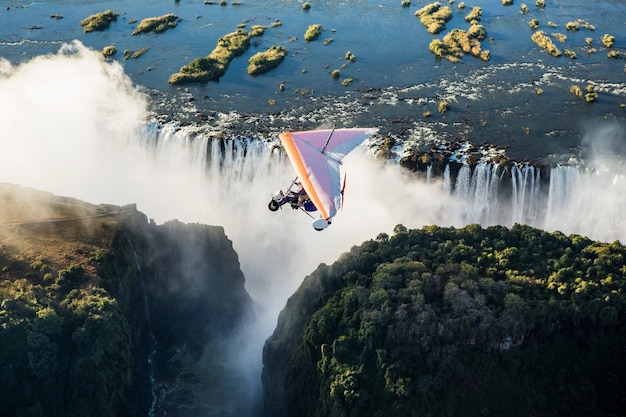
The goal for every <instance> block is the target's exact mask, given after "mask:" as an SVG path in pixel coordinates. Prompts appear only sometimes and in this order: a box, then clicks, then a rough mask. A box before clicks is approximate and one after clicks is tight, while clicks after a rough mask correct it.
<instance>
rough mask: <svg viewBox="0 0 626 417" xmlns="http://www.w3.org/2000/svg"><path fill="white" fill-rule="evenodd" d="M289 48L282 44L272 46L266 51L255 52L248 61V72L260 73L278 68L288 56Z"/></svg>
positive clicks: (252, 73) (251, 73)
mask: <svg viewBox="0 0 626 417" xmlns="http://www.w3.org/2000/svg"><path fill="white" fill-rule="evenodd" d="M287 53H288V51H287V49H285V48H283V47H282V46H272V47H270V48H269V49H268V50H267V51H265V52H258V53H256V54H254V55H253V56H252V57H251V58H250V60H249V61H248V74H250V75H259V74H262V73H264V72H267V71H269V70H271V69H273V68H276V67H277V66H278V65H279V64H280V63H281V62H283V60H284V59H285V56H287Z"/></svg>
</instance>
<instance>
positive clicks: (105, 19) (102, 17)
mask: <svg viewBox="0 0 626 417" xmlns="http://www.w3.org/2000/svg"><path fill="white" fill-rule="evenodd" d="M119 15H120V14H119V13H115V12H113V11H111V10H107V11H106V12H102V13H96V14H93V15H91V16H89V17H87V18H86V19H83V20H81V21H80V25H81V26H82V27H83V31H84V32H85V33H89V32H93V31H96V30H100V31H102V30H106V29H108V28H109V25H110V24H111V22H114V21H116V20H117V17H118V16H119Z"/></svg>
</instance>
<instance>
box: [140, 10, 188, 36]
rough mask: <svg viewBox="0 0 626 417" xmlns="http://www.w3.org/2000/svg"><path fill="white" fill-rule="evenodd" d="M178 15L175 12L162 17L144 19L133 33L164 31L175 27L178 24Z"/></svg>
mask: <svg viewBox="0 0 626 417" xmlns="http://www.w3.org/2000/svg"><path fill="white" fill-rule="evenodd" d="M177 22H178V16H176V15H175V14H171V13H170V14H166V15H163V16H161V17H149V18H147V19H143V20H142V21H141V22H140V23H139V25H138V26H137V27H136V28H135V30H134V31H133V35H139V34H141V33H150V32H154V33H162V32H165V31H166V30H168V29H171V28H175V27H176V25H177V24H178V23H177Z"/></svg>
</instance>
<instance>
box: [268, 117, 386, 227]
mask: <svg viewBox="0 0 626 417" xmlns="http://www.w3.org/2000/svg"><path fill="white" fill-rule="evenodd" d="M377 131H378V129H374V128H349V129H320V130H308V131H300V132H287V133H281V134H280V135H279V137H280V140H281V142H282V144H283V146H284V148H285V151H286V152H287V156H289V160H290V161H291V164H292V165H293V168H294V169H295V171H296V173H297V175H298V179H299V181H300V183H301V184H302V187H303V188H304V190H305V191H306V193H307V194H308V196H309V198H310V199H311V201H312V202H313V204H315V207H316V208H317V209H318V210H319V212H320V215H321V216H322V219H324V220H325V221H326V222H327V223H330V222H329V221H328V220H329V219H330V218H331V217H333V216H334V215H335V214H336V213H337V211H338V210H339V208H340V207H341V195H342V191H343V190H342V186H341V172H340V165H341V160H342V159H343V158H344V157H345V156H346V155H347V154H349V153H350V152H351V151H352V150H354V148H356V147H357V146H359V145H360V144H361V143H362V142H363V141H364V140H365V139H367V138H368V137H369V136H370V135H372V134H374V133H376V132H377ZM314 227H315V225H314Z"/></svg>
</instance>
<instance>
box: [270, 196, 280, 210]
mask: <svg viewBox="0 0 626 417" xmlns="http://www.w3.org/2000/svg"><path fill="white" fill-rule="evenodd" d="M278 207H280V206H279V205H278V203H277V202H276V200H274V199H273V198H272V199H271V200H270V202H269V204H268V205H267V208H268V209H270V211H276V210H278Z"/></svg>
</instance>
